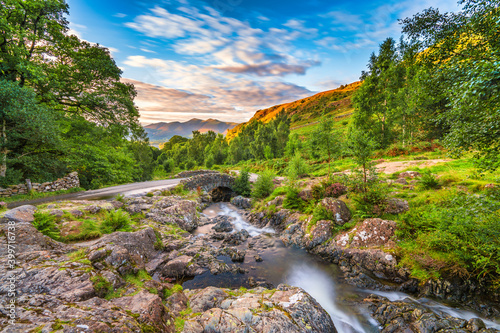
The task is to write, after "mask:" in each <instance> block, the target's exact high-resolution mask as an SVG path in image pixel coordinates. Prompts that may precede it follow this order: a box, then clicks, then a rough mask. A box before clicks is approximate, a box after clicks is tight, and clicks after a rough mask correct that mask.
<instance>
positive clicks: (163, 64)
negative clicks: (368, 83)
mask: <svg viewBox="0 0 500 333" xmlns="http://www.w3.org/2000/svg"><path fill="white" fill-rule="evenodd" d="M68 4H69V6H70V16H69V21H70V28H71V30H70V33H73V34H75V35H77V36H78V37H80V38H81V39H84V40H87V41H89V42H92V43H99V44H100V45H102V46H104V47H107V48H109V50H110V52H111V54H112V56H113V58H114V59H115V61H116V63H117V65H118V66H119V67H120V68H121V69H122V71H123V78H124V79H123V81H125V82H130V83H133V84H134V85H135V87H136V90H137V93H138V95H137V97H136V99H135V103H136V105H137V106H138V107H139V111H140V114H141V118H140V122H141V124H142V125H143V126H147V125H150V124H153V123H159V122H175V121H180V122H186V121H189V120H190V119H192V118H198V119H200V120H206V119H209V118H212V119H216V120H219V121H223V122H237V123H242V122H245V121H247V120H249V119H250V118H251V117H252V116H253V115H254V113H255V112H256V111H257V110H260V109H266V108H268V107H271V106H274V105H278V104H283V103H287V102H292V101H295V100H299V99H301V98H305V97H309V96H312V95H314V94H316V93H319V92H322V91H326V90H332V89H335V88H337V87H339V86H340V85H344V84H349V83H352V82H355V81H358V80H359V76H360V74H361V71H362V70H364V69H365V68H366V63H367V62H368V59H369V56H370V54H371V53H372V52H374V51H376V49H377V47H378V45H379V44H380V43H381V42H382V41H383V40H384V39H385V38H387V37H393V38H395V39H398V38H399V36H400V26H399V24H398V19H403V18H405V17H408V16H412V15H414V14H416V13H417V12H420V11H422V10H423V9H426V8H429V7H431V6H432V7H435V8H439V9H440V11H456V10H458V9H459V6H458V3H457V2H456V1H454V0H439V1H430V0H423V1H409V0H407V1H396V0H391V1H361V2H357V3H355V4H352V3H344V2H340V1H336V2H334V3H333V4H331V3H327V2H326V1H322V0H317V1H313V2H308V3H302V2H293V3H285V2H284V1H281V0H280V1H275V2H273V3H267V2H263V1H260V0H259V1H252V2H250V1H247V0H230V1H227V2H224V1H220V0H213V1H204V0H182V1H160V0H158V1H154V2H149V3H147V4H146V3H143V2H141V1H125V2H118V1H114V0H113V1H107V2H106V3H105V4H102V2H99V3H97V1H96V0H90V1H83V0H68Z"/></svg>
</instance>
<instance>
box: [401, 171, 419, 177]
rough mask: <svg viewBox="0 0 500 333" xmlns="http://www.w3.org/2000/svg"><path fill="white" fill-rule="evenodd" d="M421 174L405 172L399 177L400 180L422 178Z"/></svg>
mask: <svg viewBox="0 0 500 333" xmlns="http://www.w3.org/2000/svg"><path fill="white" fill-rule="evenodd" d="M420 176H421V175H420V172H417V171H405V172H401V173H400V174H399V175H398V178H417V177H420Z"/></svg>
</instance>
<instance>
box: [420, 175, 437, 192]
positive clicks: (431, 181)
mask: <svg viewBox="0 0 500 333" xmlns="http://www.w3.org/2000/svg"><path fill="white" fill-rule="evenodd" d="M420 185H421V186H422V188H423V189H424V190H430V189H437V188H439V187H440V185H439V181H438V180H437V179H436V177H435V176H434V175H433V174H432V173H431V172H430V171H427V172H423V173H422V177H421V178H420Z"/></svg>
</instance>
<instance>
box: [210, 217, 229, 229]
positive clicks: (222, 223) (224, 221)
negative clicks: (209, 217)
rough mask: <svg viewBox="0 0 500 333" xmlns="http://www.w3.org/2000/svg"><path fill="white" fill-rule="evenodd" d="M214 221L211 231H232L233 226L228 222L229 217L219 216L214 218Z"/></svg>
mask: <svg viewBox="0 0 500 333" xmlns="http://www.w3.org/2000/svg"><path fill="white" fill-rule="evenodd" d="M214 220H215V221H217V222H216V224H215V225H214V226H213V227H212V229H213V230H215V231H217V232H231V231H233V225H232V224H231V222H229V221H230V220H231V217H230V216H225V215H221V216H217V217H215V218H214Z"/></svg>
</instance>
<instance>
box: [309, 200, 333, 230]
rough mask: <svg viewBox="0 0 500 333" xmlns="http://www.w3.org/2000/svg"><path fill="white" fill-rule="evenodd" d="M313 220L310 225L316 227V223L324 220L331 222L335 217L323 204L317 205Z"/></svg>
mask: <svg viewBox="0 0 500 333" xmlns="http://www.w3.org/2000/svg"><path fill="white" fill-rule="evenodd" d="M312 215H313V216H312V219H311V222H310V225H315V224H316V222H318V221H322V220H329V221H332V220H333V218H334V216H333V213H332V212H331V211H329V210H328V209H326V208H325V207H324V206H323V205H322V204H320V203H319V204H317V205H316V207H314V210H313V214H312Z"/></svg>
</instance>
